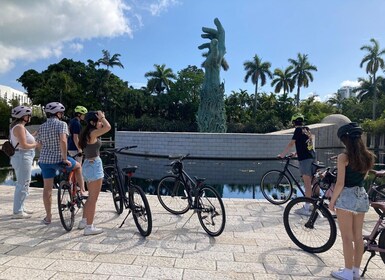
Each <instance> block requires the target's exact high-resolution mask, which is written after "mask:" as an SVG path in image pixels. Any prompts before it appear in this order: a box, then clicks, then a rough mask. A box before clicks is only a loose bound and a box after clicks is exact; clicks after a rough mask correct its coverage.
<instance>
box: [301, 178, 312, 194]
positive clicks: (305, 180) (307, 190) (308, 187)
mask: <svg viewBox="0 0 385 280" xmlns="http://www.w3.org/2000/svg"><path fill="white" fill-rule="evenodd" d="M302 180H303V183H304V185H305V196H306V197H311V176H309V175H302Z"/></svg>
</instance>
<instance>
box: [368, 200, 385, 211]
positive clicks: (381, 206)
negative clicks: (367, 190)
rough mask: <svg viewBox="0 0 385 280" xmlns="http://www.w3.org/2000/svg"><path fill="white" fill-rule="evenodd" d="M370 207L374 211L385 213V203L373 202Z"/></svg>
mask: <svg viewBox="0 0 385 280" xmlns="http://www.w3.org/2000/svg"><path fill="white" fill-rule="evenodd" d="M370 206H372V207H373V208H374V209H379V210H381V211H382V213H385V202H371V203H370Z"/></svg>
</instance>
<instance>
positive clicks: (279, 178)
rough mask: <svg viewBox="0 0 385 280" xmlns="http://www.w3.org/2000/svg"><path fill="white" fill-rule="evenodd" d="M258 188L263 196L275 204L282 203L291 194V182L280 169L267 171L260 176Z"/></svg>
mask: <svg viewBox="0 0 385 280" xmlns="http://www.w3.org/2000/svg"><path fill="white" fill-rule="evenodd" d="M260 188H261V192H262V194H263V196H264V197H265V198H266V199H267V200H268V201H269V202H270V203H272V204H275V205H280V204H284V203H286V202H288V201H289V200H290V198H291V197H292V196H293V184H292V182H291V181H290V179H289V177H287V175H286V174H285V173H284V172H283V171H280V170H270V171H267V172H266V173H265V174H264V175H263V176H262V179H261V184H260Z"/></svg>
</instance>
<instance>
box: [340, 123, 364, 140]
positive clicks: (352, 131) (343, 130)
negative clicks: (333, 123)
mask: <svg viewBox="0 0 385 280" xmlns="http://www.w3.org/2000/svg"><path fill="white" fill-rule="evenodd" d="M362 133H363V129H362V128H361V127H360V126H358V123H355V122H352V123H348V124H345V125H343V126H341V127H340V128H339V129H338V131H337V136H338V138H340V139H341V137H342V136H344V135H346V136H348V137H349V138H353V139H354V138H360V137H361V135H362Z"/></svg>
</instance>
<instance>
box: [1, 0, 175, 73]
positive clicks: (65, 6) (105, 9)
mask: <svg viewBox="0 0 385 280" xmlns="http://www.w3.org/2000/svg"><path fill="white" fill-rule="evenodd" d="M151 3H154V0H141V1H140V3H139V4H138V2H137V0H34V1H14V0H1V2H0V11H1V12H0V14H1V16H0V34H1V36H0V73H5V72H7V71H9V70H11V69H12V68H13V67H14V65H15V63H17V62H18V61H34V60H38V59H42V58H48V57H51V56H60V55H61V54H62V52H63V51H65V50H66V49H67V48H69V49H72V50H75V51H81V50H82V48H83V45H82V44H81V42H82V41H84V40H90V39H94V38H107V37H108V38H112V37H118V36H130V37H132V35H133V26H134V25H138V26H139V27H142V26H143V23H142V16H141V15H140V12H143V10H146V11H147V12H149V9H145V8H144V7H143V6H144V5H147V7H153V8H152V10H151V14H152V15H158V14H159V13H160V12H162V11H165V10H167V7H168V6H169V5H174V4H175V3H177V1H176V0H156V1H155V4H151ZM134 8H137V10H138V9H139V12H137V11H133V10H134ZM130 19H131V20H130ZM75 40H76V42H75ZM79 42H80V43H79Z"/></svg>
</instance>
